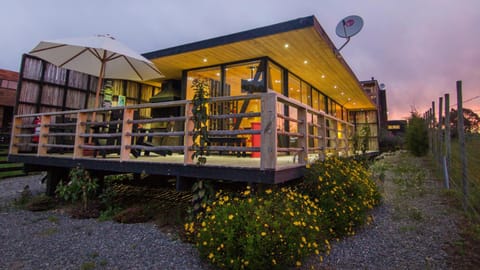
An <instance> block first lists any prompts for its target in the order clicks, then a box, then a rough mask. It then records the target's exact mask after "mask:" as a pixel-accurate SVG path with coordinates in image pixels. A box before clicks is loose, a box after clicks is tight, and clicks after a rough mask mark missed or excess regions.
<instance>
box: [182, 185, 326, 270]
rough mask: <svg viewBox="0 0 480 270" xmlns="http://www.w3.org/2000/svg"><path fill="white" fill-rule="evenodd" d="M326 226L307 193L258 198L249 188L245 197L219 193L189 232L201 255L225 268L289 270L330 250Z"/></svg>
mask: <svg viewBox="0 0 480 270" xmlns="http://www.w3.org/2000/svg"><path fill="white" fill-rule="evenodd" d="M325 223H326V220H325V215H324V212H323V210H322V209H320V208H319V207H318V206H317V204H316V203H314V202H313V201H312V200H310V199H309V197H308V196H307V195H302V194H300V193H297V192H295V191H293V190H291V189H288V188H282V189H280V190H275V191H272V190H271V189H267V190H266V191H265V192H262V193H261V194H255V195H254V194H252V191H251V189H249V188H247V189H246V190H245V191H244V192H242V193H241V194H240V196H239V197H232V195H229V194H225V193H221V192H219V193H217V194H216V199H215V200H214V201H213V203H211V204H210V205H207V206H206V208H205V212H204V213H201V214H199V215H198V216H197V219H196V222H191V223H187V224H185V230H186V232H187V235H188V236H190V237H191V239H192V240H193V241H194V242H195V244H196V246H197V248H198V250H199V252H200V256H201V257H203V258H205V259H207V260H208V261H210V262H211V263H212V264H214V265H216V266H218V267H220V268H228V269H284V268H286V267H287V266H300V265H301V261H302V258H304V257H305V256H307V255H311V254H318V255H319V256H320V254H321V253H323V252H325V251H327V252H328V251H329V249H330V245H329V242H328V240H327V237H328V235H327V234H328V232H327V228H325V227H323V224H325ZM320 258H321V257H320Z"/></svg>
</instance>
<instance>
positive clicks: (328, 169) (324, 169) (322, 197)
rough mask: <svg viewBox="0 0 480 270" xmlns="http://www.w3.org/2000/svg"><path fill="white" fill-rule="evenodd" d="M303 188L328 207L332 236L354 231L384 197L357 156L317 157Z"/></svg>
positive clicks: (327, 212) (324, 208)
mask: <svg viewBox="0 0 480 270" xmlns="http://www.w3.org/2000/svg"><path fill="white" fill-rule="evenodd" d="M299 189H300V191H301V192H302V193H303V194H307V195H308V196H310V198H312V199H313V200H314V201H315V202H316V203H317V205H318V207H320V208H322V209H323V210H324V211H325V214H326V216H327V218H328V223H327V225H328V226H329V228H330V233H331V236H332V237H340V236H343V235H352V234H354V230H353V229H354V227H356V226H358V225H361V224H364V223H365V221H366V220H367V215H368V210H370V209H372V208H373V207H374V206H375V205H377V204H378V203H379V201H380V193H379V192H378V189H377V186H376V184H375V183H374V182H373V181H372V180H371V177H370V174H369V172H368V170H367V169H366V168H365V167H364V166H363V165H362V164H361V163H360V162H358V161H356V160H354V159H347V158H345V159H340V158H336V157H333V158H328V159H326V160H325V161H315V162H314V163H312V164H311V165H310V166H309V168H308V169H307V170H306V173H305V177H304V181H303V183H302V184H300V185H299Z"/></svg>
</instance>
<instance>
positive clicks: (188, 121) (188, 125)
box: [183, 103, 195, 164]
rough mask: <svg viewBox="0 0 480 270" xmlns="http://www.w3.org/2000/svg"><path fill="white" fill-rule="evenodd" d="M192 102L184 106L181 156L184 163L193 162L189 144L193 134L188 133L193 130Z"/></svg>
mask: <svg viewBox="0 0 480 270" xmlns="http://www.w3.org/2000/svg"><path fill="white" fill-rule="evenodd" d="M192 107H193V104H192V103H187V104H186V106H185V129H184V130H185V136H184V139H183V146H184V150H183V153H184V157H183V163H184V164H193V159H192V155H193V151H192V150H190V149H189V148H190V146H192V145H193V136H192V135H190V133H191V132H193V128H194V125H195V123H194V122H193V121H192V117H193V113H192Z"/></svg>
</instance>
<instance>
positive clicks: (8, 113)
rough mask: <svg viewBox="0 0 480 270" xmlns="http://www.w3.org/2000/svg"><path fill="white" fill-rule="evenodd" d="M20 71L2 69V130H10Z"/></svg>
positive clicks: (0, 101)
mask: <svg viewBox="0 0 480 270" xmlns="http://www.w3.org/2000/svg"><path fill="white" fill-rule="evenodd" d="M17 82H18V72H15V71H10V70H5V69H0V132H9V130H10V127H11V125H12V119H13V108H14V107H15V93H16V90H17Z"/></svg>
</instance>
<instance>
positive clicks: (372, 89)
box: [349, 77, 388, 151]
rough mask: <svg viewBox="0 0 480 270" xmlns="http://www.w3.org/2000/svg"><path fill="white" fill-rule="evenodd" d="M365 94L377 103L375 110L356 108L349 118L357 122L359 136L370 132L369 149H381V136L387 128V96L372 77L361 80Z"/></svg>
mask: <svg viewBox="0 0 480 270" xmlns="http://www.w3.org/2000/svg"><path fill="white" fill-rule="evenodd" d="M360 84H361V86H362V88H363V91H364V92H365V94H366V95H367V96H368V97H369V98H370V99H371V100H372V102H373V103H374V104H375V105H376V109H373V110H355V111H350V112H349V116H350V118H349V119H352V121H353V122H354V124H355V127H356V132H357V134H358V135H359V136H364V134H365V132H366V131H367V130H368V132H369V145H368V150H370V151H377V150H379V138H380V134H381V133H382V131H386V130H387V121H388V119H387V97H386V92H385V89H383V87H381V86H380V85H379V84H378V81H377V80H375V78H373V77H372V79H371V80H369V81H361V82H360Z"/></svg>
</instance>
